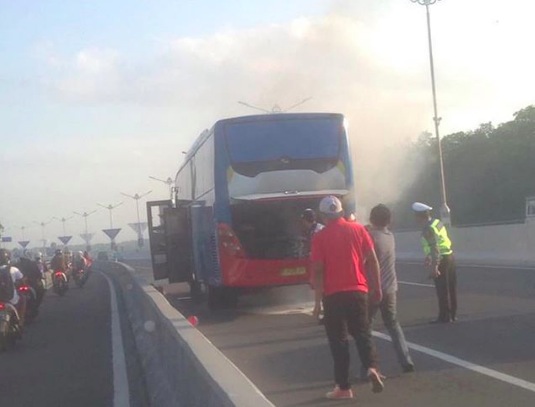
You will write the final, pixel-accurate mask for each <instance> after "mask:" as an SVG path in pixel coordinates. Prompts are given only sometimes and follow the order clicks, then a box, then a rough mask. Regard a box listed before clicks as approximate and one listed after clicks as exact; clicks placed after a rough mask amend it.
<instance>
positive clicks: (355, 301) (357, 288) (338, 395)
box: [311, 196, 384, 399]
mask: <svg viewBox="0 0 535 407" xmlns="http://www.w3.org/2000/svg"><path fill="white" fill-rule="evenodd" d="M319 210H320V213H321V215H322V217H323V218H324V220H325V223H326V226H325V228H324V229H323V230H321V231H319V232H318V233H316V234H315V235H314V238H313V240H312V254H311V260H312V270H313V273H314V277H315V288H316V296H315V300H316V301H315V307H314V316H316V317H317V315H316V314H318V313H319V310H320V304H321V301H322V300H323V307H324V325H325V331H326V333H327V339H328V341H329V346H330V348H331V354H332V357H333V360H334V379H335V387H334V390H333V391H331V392H329V393H327V395H326V396H327V398H329V399H347V398H352V397H353V392H352V391H351V385H350V383H349V360H350V356H349V340H348V335H347V334H348V333H349V334H350V335H351V336H352V337H353V338H354V339H355V342H356V345H357V350H358V353H359V356H360V360H361V362H362V365H363V367H365V368H366V369H367V374H368V378H369V379H370V381H371V383H372V390H373V391H374V392H375V393H379V392H381V391H382V390H383V387H384V385H383V382H382V380H381V375H380V374H379V372H378V371H377V357H376V351H375V346H374V344H373V342H372V335H371V328H370V324H369V321H368V294H369V295H370V297H371V301H373V302H374V303H376V302H380V301H381V296H382V294H381V283H380V277H379V262H378V261H377V256H376V254H375V250H374V247H373V241H372V239H371V237H370V235H369V234H368V232H367V231H366V229H365V228H364V226H362V225H361V224H359V223H357V222H348V221H346V220H345V219H344V217H343V213H344V211H343V208H342V203H341V202H340V200H339V199H338V198H336V197H334V196H328V197H325V198H323V199H322V201H321V202H320V207H319Z"/></svg>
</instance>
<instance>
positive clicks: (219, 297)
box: [208, 285, 238, 311]
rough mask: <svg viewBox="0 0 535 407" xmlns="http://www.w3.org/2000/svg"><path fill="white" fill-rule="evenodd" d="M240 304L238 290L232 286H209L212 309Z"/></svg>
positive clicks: (209, 301)
mask: <svg viewBox="0 0 535 407" xmlns="http://www.w3.org/2000/svg"><path fill="white" fill-rule="evenodd" d="M237 305H238V290H237V289H235V288H231V287H214V286H211V285H209V286H208V308H210V309H211V310H212V311H215V310H220V309H229V308H236V306H237Z"/></svg>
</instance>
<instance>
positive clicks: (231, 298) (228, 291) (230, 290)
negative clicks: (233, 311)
mask: <svg viewBox="0 0 535 407" xmlns="http://www.w3.org/2000/svg"><path fill="white" fill-rule="evenodd" d="M238 294H239V293H238V289H236V288H234V287H225V288H224V289H223V302H224V306H225V308H236V307H237V306H238Z"/></svg>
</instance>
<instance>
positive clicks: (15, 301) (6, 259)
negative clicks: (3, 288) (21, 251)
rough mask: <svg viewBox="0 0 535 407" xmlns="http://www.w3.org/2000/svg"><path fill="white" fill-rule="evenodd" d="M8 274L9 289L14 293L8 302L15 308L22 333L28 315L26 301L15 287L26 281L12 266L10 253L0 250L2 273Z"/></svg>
mask: <svg viewBox="0 0 535 407" xmlns="http://www.w3.org/2000/svg"><path fill="white" fill-rule="evenodd" d="M6 272H7V273H9V277H11V282H12V284H11V286H10V288H9V289H10V290H11V291H12V295H11V299H8V300H7V302H8V303H9V304H11V305H13V307H14V308H15V310H16V312H17V318H18V322H19V324H18V326H19V328H20V330H21V331H22V327H23V326H24V315H25V313H26V301H25V300H24V297H21V296H19V293H18V292H17V290H16V289H15V286H16V285H17V284H20V283H21V282H23V281H24V275H23V274H22V273H21V271H20V270H19V269H18V268H17V267H14V266H12V265H11V255H10V253H9V251H8V250H6V249H0V273H6ZM19 333H20V332H19Z"/></svg>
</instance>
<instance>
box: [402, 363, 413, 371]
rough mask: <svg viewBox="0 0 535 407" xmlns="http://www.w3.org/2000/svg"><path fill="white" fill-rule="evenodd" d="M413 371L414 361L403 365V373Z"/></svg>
mask: <svg viewBox="0 0 535 407" xmlns="http://www.w3.org/2000/svg"><path fill="white" fill-rule="evenodd" d="M412 372H414V365H413V364H412V363H411V364H408V365H405V366H403V373H412Z"/></svg>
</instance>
